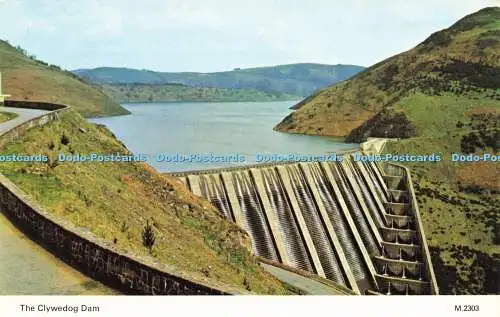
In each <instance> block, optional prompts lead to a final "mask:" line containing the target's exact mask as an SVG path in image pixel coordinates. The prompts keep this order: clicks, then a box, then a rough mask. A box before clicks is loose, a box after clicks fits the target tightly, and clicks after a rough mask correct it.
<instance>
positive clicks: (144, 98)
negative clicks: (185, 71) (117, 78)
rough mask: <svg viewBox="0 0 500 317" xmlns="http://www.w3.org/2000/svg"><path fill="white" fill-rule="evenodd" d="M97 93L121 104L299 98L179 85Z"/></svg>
mask: <svg viewBox="0 0 500 317" xmlns="http://www.w3.org/2000/svg"><path fill="white" fill-rule="evenodd" d="M98 87H99V89H102V91H103V92H104V93H105V94H106V95H108V96H109V97H110V98H111V99H112V100H114V101H116V102H120V103H133V102H162V101H208V102H225V101H281V100H299V99H301V98H300V97H299V96H295V95H291V94H286V93H280V92H265V91H260V90H256V89H245V88H240V89H238V88H209V87H192V86H186V85H182V84H166V85H149V84H103V85H102V86H98Z"/></svg>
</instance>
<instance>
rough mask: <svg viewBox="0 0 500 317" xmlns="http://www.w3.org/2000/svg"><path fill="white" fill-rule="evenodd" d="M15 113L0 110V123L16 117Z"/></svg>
mask: <svg viewBox="0 0 500 317" xmlns="http://www.w3.org/2000/svg"><path fill="white" fill-rule="evenodd" d="M17 116H18V114H17V113H12V112H0V123H1V122H5V121H8V120H11V119H14V118H15V117H17Z"/></svg>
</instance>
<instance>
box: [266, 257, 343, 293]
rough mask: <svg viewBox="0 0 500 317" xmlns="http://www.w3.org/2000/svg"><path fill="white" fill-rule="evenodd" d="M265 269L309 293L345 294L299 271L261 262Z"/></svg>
mask: <svg viewBox="0 0 500 317" xmlns="http://www.w3.org/2000/svg"><path fill="white" fill-rule="evenodd" d="M260 265H261V266H262V267H263V268H264V270H266V271H267V272H269V273H271V274H272V275H274V276H276V277H277V278H278V279H280V280H281V281H283V282H285V283H288V284H290V285H292V286H294V287H296V288H298V289H300V290H302V291H304V292H305V293H307V294H311V295H344V293H342V292H339V290H337V289H336V288H334V287H331V286H329V285H327V284H324V283H321V282H318V281H315V280H312V279H310V278H307V277H304V276H302V275H299V274H297V273H293V272H290V271H287V270H284V269H282V268H279V267H276V266H272V265H269V264H266V263H261V264H260Z"/></svg>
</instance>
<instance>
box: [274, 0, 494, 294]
mask: <svg viewBox="0 0 500 317" xmlns="http://www.w3.org/2000/svg"><path fill="white" fill-rule="evenodd" d="M294 108H295V109H297V110H296V111H294V112H293V113H292V114H291V115H289V116H287V117H286V118H285V119H283V121H282V122H281V123H279V124H278V125H277V126H276V127H275V129H276V130H279V131H284V132H291V133H305V134H319V135H334V136H345V137H346V141H348V142H361V141H363V140H365V139H366V138H367V137H388V138H401V139H400V140H399V141H398V142H391V143H390V144H389V146H388V147H387V148H386V151H387V152H389V153H399V154H405V153H414V154H430V153H439V154H441V155H442V157H443V161H441V162H439V163H434V164H430V163H412V164H408V166H409V167H411V169H412V173H413V176H414V178H413V180H414V185H415V188H416V190H417V196H418V200H419V207H420V209H421V213H422V218H423V221H424V226H425V229H426V234H427V238H428V242H429V246H430V248H431V252H432V255H433V263H434V265H435V269H436V274H437V279H438V283H439V285H440V288H441V291H442V293H445V294H498V293H500V283H499V281H500V212H499V208H500V207H499V206H500V181H499V175H500V167H499V164H498V163H495V162H473V163H458V162H452V161H451V160H450V159H449V157H450V154H451V153H465V154H469V153H475V154H478V155H482V154H483V153H489V154H492V155H498V150H499V149H500V8H498V7H492V8H485V9H482V10H480V11H478V12H476V13H474V14H471V15H469V16H466V17H465V18H463V19H461V20H460V21H458V22H457V23H455V24H454V25H453V26H451V27H450V28H448V29H445V30H442V31H439V32H436V33H434V34H432V35H431V36H430V37H429V38H428V39H426V40H425V41H424V42H422V43H421V44H419V45H417V46H416V47H415V48H413V49H411V50H409V51H407V52H405V53H402V54H399V55H396V56H393V57H391V58H389V59H387V60H385V61H382V62H380V63H378V64H376V65H373V66H372V67H370V68H368V69H366V70H365V71H363V72H361V73H360V74H358V75H357V76H355V77H354V78H352V79H351V80H348V81H345V82H343V83H340V84H338V85H335V86H333V87H330V88H327V89H324V90H322V91H320V92H318V93H316V94H314V95H313V96H311V97H308V98H306V99H305V100H304V101H302V102H301V103H299V104H298V105H296V106H295V107H294Z"/></svg>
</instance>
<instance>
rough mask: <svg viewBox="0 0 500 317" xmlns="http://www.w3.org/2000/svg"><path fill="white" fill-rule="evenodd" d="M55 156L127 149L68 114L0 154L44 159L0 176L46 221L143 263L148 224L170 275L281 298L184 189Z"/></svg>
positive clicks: (154, 176) (138, 173)
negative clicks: (66, 225) (58, 221)
mask: <svg viewBox="0 0 500 317" xmlns="http://www.w3.org/2000/svg"><path fill="white" fill-rule="evenodd" d="M80 129H83V130H80ZM82 131H83V132H82ZM63 135H64V136H66V137H67V139H69V143H67V145H64V144H63V143H65V142H64V141H63V139H64V138H63ZM59 152H64V153H69V152H74V153H82V154H85V153H92V152H97V153H107V154H109V153H117V152H119V153H126V152H127V150H126V149H125V148H124V147H123V146H122V145H121V144H120V142H119V141H117V140H116V139H115V138H114V137H113V136H112V134H111V133H110V132H109V131H108V130H106V129H105V128H102V127H100V126H95V125H93V124H90V123H88V122H87V121H86V120H84V119H83V118H82V117H81V116H80V115H78V114H77V113H76V112H74V111H71V112H69V113H65V114H63V115H62V118H61V120H59V121H57V122H52V123H50V124H48V125H47V126H45V127H43V128H40V129H32V130H30V131H29V132H28V134H27V135H26V137H24V138H23V139H22V140H20V141H18V142H16V143H13V144H10V145H8V146H7V147H6V149H5V150H4V153H5V154H8V153H26V154H28V153H29V154H38V153H45V154H47V155H48V156H49V157H50V158H51V159H50V162H49V163H48V164H47V163H33V164H23V163H2V164H0V172H1V173H4V174H5V175H6V176H7V177H8V178H9V179H11V180H12V181H13V182H14V183H16V184H17V185H18V186H19V187H20V188H22V189H23V190H24V191H26V192H27V193H29V194H30V195H32V196H33V197H34V199H35V200H36V201H37V202H39V203H40V204H41V205H43V206H45V207H46V208H47V209H48V210H49V211H50V212H52V213H53V214H55V215H58V216H61V217H64V218H65V219H68V220H69V221H71V222H73V223H74V224H75V225H77V226H79V227H84V228H88V229H89V230H90V231H92V232H93V233H94V234H96V235H97V236H98V237H101V238H103V239H105V240H107V241H110V242H111V243H113V241H115V243H116V245H117V247H118V248H121V249H123V250H130V251H132V252H134V253H136V254H138V255H140V256H146V255H147V253H148V252H147V250H146V249H145V248H144V247H143V246H142V240H141V232H142V229H143V228H144V225H145V223H146V220H148V219H152V223H153V225H154V231H155V233H156V236H157V237H156V244H155V246H154V249H153V256H154V257H155V258H156V259H158V260H160V261H161V262H162V263H166V264H167V265H170V266H171V267H172V269H174V270H176V271H178V272H181V273H184V274H189V275H190V276H192V277H193V278H195V279H198V280H203V281H206V282H208V283H210V284H212V285H214V286H217V285H218V283H219V281H220V282H222V283H225V284H227V285H231V286H233V287H235V288H237V289H250V290H251V291H254V292H257V293H267V294H282V293H286V292H287V290H286V289H285V288H284V287H283V285H282V284H281V283H280V282H279V281H277V280H276V279H275V278H274V277H272V276H270V275H268V274H265V273H263V271H262V270H261V269H260V267H259V266H258V264H257V263H256V262H255V259H254V258H253V257H252V256H251V255H250V252H249V248H250V244H249V243H250V242H249V239H248V237H247V236H246V234H245V233H244V232H243V231H242V230H241V229H239V228H237V227H236V226H235V225H234V224H233V223H232V222H229V221H226V220H224V219H222V217H221V216H220V215H219V214H218V212H217V211H216V210H215V208H214V207H212V206H211V205H209V204H208V203H207V202H204V201H201V200H200V199H198V198H197V197H195V196H194V195H192V194H191V193H190V192H188V191H187V189H186V188H185V187H184V186H183V185H181V184H179V183H178V182H176V181H174V180H173V179H171V178H168V177H165V176H162V175H161V174H158V173H157V172H155V171H153V170H152V168H150V167H149V166H147V165H146V164H142V163H137V164H132V163H96V162H93V163H67V162H59V163H57V162H55V158H56V155H57V154H58V153H59Z"/></svg>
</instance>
